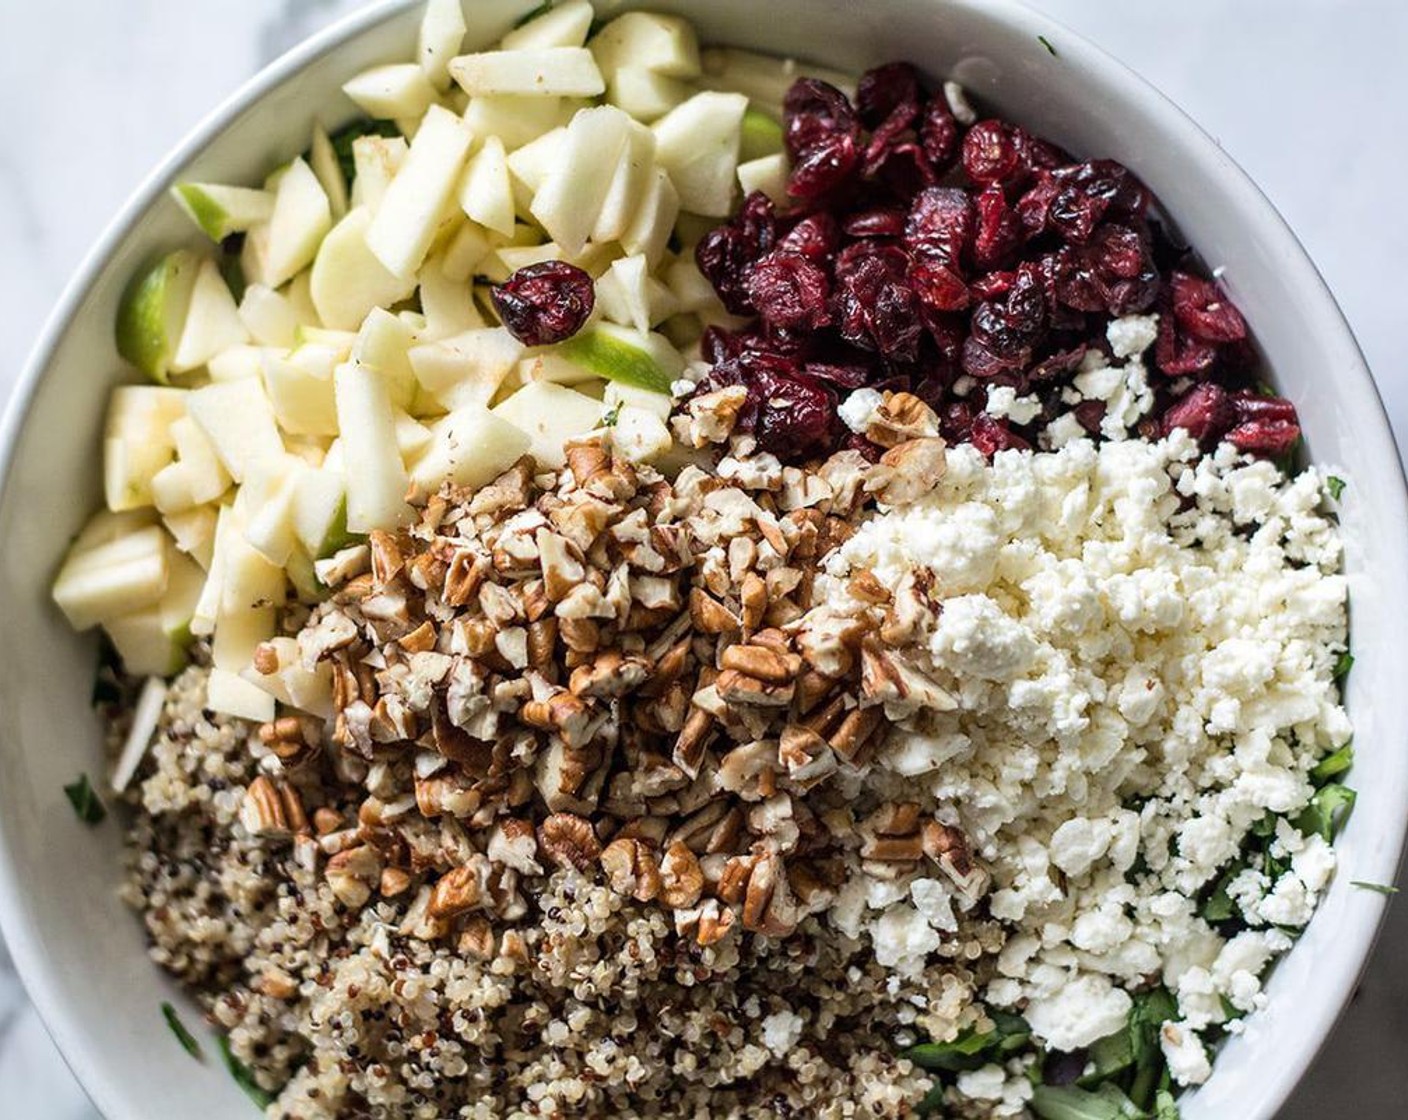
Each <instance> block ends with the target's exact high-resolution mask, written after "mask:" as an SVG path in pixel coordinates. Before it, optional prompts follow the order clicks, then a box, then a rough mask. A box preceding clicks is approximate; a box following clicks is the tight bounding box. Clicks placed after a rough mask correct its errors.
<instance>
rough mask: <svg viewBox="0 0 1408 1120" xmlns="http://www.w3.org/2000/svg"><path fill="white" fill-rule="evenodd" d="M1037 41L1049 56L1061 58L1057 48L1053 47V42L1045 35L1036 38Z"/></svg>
mask: <svg viewBox="0 0 1408 1120" xmlns="http://www.w3.org/2000/svg"><path fill="white" fill-rule="evenodd" d="M1036 41H1037V42H1038V43H1040V44H1041V45H1042V46H1043V47H1045V48H1046V53H1047V54H1049V55H1050V56H1051V57H1052V58H1060V57H1061V56H1060V55H1059V54H1057V53H1056V48H1055V47H1053V46H1052V45H1051V40H1050V39H1048V38H1047V37H1046V36H1045V35H1038V36H1037V37H1036Z"/></svg>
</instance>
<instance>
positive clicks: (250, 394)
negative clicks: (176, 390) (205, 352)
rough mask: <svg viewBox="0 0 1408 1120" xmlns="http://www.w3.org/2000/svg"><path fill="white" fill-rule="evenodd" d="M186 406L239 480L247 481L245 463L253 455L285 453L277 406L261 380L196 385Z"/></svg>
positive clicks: (225, 464) (232, 473)
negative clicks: (271, 400)
mask: <svg viewBox="0 0 1408 1120" xmlns="http://www.w3.org/2000/svg"><path fill="white" fill-rule="evenodd" d="M186 410H187V411H188V412H189V413H190V415H191V418H192V419H193V420H194V421H195V422H196V423H197V424H199V425H200V427H201V430H202V431H204V432H205V434H206V435H207V436H208V437H209V439H210V442H211V443H212V444H213V445H214V446H215V453H216V454H217V455H219V456H220V462H221V463H222V464H223V465H224V467H225V469H226V470H227V471H229V472H230V477H231V478H233V479H234V480H235V481H236V482H240V481H243V479H244V468H245V464H246V463H248V462H249V461H251V460H252V459H255V458H258V457H259V456H262V455H281V454H283V450H284V443H283V440H282V439H281V438H280V437H279V428H278V424H277V423H276V422H275V420H274V409H273V406H272V405H271V404H270V403H269V397H268V395H267V394H266V393H265V392H264V386H263V383H262V382H261V381H259V380H254V379H246V380H241V381H222V382H217V383H216V384H214V385H207V386H205V387H204V388H203V389H195V390H193V391H192V392H191V394H190V396H189V397H188V398H187V401H186Z"/></svg>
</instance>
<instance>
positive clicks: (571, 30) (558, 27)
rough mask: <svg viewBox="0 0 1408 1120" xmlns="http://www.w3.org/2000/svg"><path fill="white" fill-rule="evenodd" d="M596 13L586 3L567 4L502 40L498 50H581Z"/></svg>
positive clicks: (571, 1) (570, 0)
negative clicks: (574, 48) (553, 48)
mask: <svg viewBox="0 0 1408 1120" xmlns="http://www.w3.org/2000/svg"><path fill="white" fill-rule="evenodd" d="M594 18H595V13H594V12H593V11H592V6H591V5H590V4H588V3H587V0H567V2H566V3H564V4H556V5H554V6H553V7H551V8H549V9H548V10H547V11H546V12H544V13H543V14H542V15H540V16H536V17H535V18H533V19H530V20H529V21H528V22H527V23H525V24H524V25H523V26H522V27H516V28H514V29H513V30H512V31H510V32H509V33H508V34H507V35H505V36H504V37H503V39H502V40H500V42H499V46H500V47H501V48H502V49H504V50H506V51H524V50H544V49H546V48H549V47H580V46H581V45H582V44H583V43H585V42H586V41H587V32H588V31H589V30H590V29H591V26H592V20H593V19H594Z"/></svg>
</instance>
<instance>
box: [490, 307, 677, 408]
mask: <svg viewBox="0 0 1408 1120" xmlns="http://www.w3.org/2000/svg"><path fill="white" fill-rule="evenodd" d="M557 349H558V352H559V353H560V354H561V355H562V356H563V357H564V358H566V359H567V360H568V361H571V362H575V363H576V364H577V365H579V366H582V367H583V368H585V369H589V370H591V371H592V372H593V373H594V374H596V375H597V376H598V377H601V378H605V379H606V380H607V381H620V382H622V383H624V384H626V385H634V386H635V387H636V388H638V389H648V390H650V391H651V392H653V393H668V392H669V391H670V385H671V384H672V383H673V382H674V381H675V379H676V378H678V377H679V375H680V373H681V372H682V371H683V370H684V358H683V357H681V356H680V352H679V351H678V350H676V349H675V348H674V347H673V346H672V345H670V341H669V339H667V338H665V336H664V335H661V334H656V333H654V332H649V333H647V332H644V331H636V330H631V329H630V328H629V327H622V326H618V325H617V324H615V323H597V324H596V325H595V326H593V327H588V328H587V329H586V330H584V331H581V332H580V333H578V334H575V335H573V336H572V337H571V338H569V339H567V340H566V341H565V342H561V343H559V344H558V347H557ZM510 399H511V398H510Z"/></svg>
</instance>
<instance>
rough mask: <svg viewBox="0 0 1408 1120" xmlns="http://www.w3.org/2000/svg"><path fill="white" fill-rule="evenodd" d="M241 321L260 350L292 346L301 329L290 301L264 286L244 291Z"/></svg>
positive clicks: (254, 286) (253, 286)
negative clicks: (262, 347) (262, 348)
mask: <svg viewBox="0 0 1408 1120" xmlns="http://www.w3.org/2000/svg"><path fill="white" fill-rule="evenodd" d="M329 236H331V235H329ZM323 244H324V245H326V244H327V242H326V241H324V242H323ZM240 319H241V320H243V322H244V325H245V329H246V330H247V331H249V333H250V335H251V336H252V337H253V338H254V341H255V342H257V343H258V344H259V345H260V346H277V347H285V348H286V347H289V346H292V345H293V344H294V341H295V339H297V337H298V328H299V327H301V326H302V325H303V324H302V323H300V322H299V318H298V312H297V311H296V310H295V309H294V306H293V303H292V301H291V300H289V298H288V297H287V296H285V295H283V294H282V293H281V292H276V291H274V289H273V288H270V287H266V286H265V285H263V284H250V285H249V286H248V287H247V288H245V290H244V296H243V297H242V298H241V299H240Z"/></svg>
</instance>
